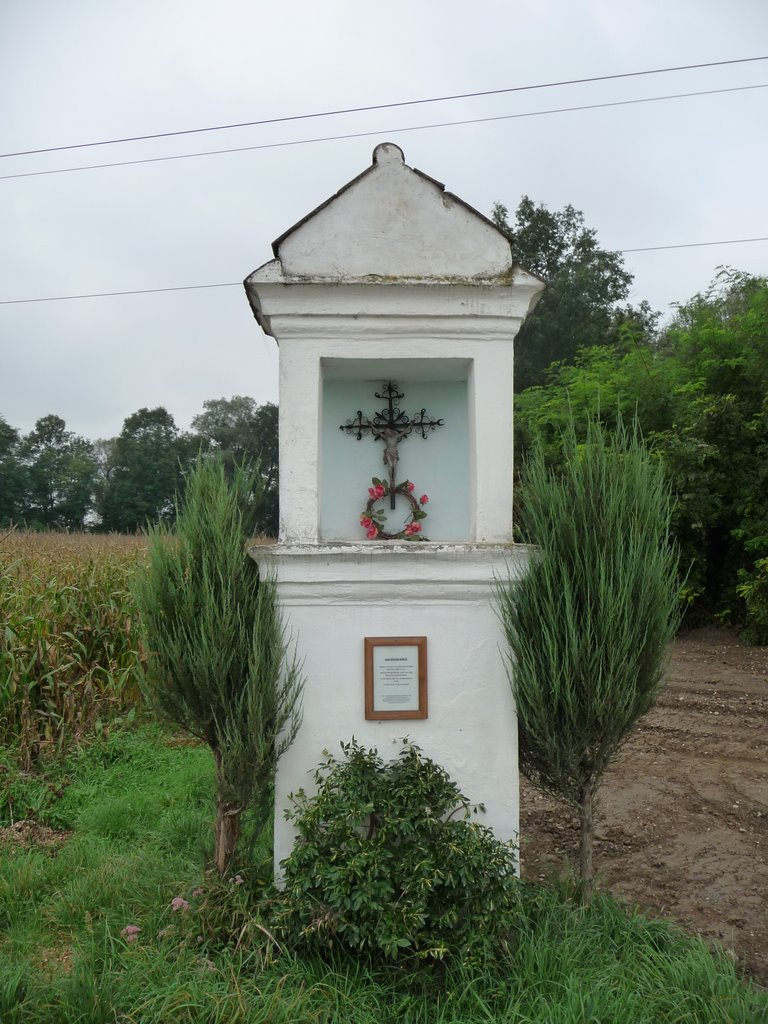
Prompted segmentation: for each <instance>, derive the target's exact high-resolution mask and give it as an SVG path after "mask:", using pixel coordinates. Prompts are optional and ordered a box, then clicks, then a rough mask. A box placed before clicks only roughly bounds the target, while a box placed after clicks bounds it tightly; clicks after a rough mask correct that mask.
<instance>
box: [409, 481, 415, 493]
mask: <svg viewBox="0 0 768 1024" xmlns="http://www.w3.org/2000/svg"><path fill="white" fill-rule="evenodd" d="M415 487H416V484H413V483H411V481H410V480H409V481H408V490H409V492H410V493H411V494H413V491H414V488H415Z"/></svg>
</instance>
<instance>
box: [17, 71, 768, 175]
mask: <svg viewBox="0 0 768 1024" xmlns="http://www.w3.org/2000/svg"><path fill="white" fill-rule="evenodd" d="M755 59H757V58H755ZM766 88H768V83H763V84H761V85H737V86H733V87H731V88H729V89H705V90H703V91H701V92H680V93H670V94H669V95H666V96H644V97H641V98H639V99H634V100H614V101H612V102H609V103H589V104H584V105H582V106H577V107H557V108H553V109H550V110H529V111H524V112H522V113H519V114H499V115H497V116H495V117H473V118H469V119H467V120H463V121H441V122H438V123H435V124H420V125H411V126H410V127H407V128H386V129H381V128H380V129H377V130H376V131H368V132H350V133H348V134H346V135H324V136H320V137H316V138H313V139H293V140H291V141H288V142H266V143H261V144H260V145H256V146H237V147H236V148H234V149H208V150H204V151H202V152H197V153H176V154H174V155H172V156H152V157H145V158H143V159H141V160H117V161H115V162H114V163H106V164H81V165H79V166H77V167H56V168H53V169H52V170H48V171H25V172H22V173H19V174H1V175H0V181H9V180H10V179H11V178H39V177H42V176H43V175H46V174H67V173H70V172H72V171H94V170H101V169H103V168H106V167H133V166H135V165H136V164H157V163H165V162H167V161H168V160H191V159H194V158H196V157H201V156H220V155H222V154H225V153H249V152H253V151H254V150H260V149H283V148H285V147H287V146H309V145H313V144H315V143H318V142H340V141H342V140H346V139H364V138H369V137H370V136H374V135H378V136H382V135H396V134H402V133H404V132H421V131H426V130H428V129H431V128H455V127H458V126H461V125H469V124H487V123H489V122H491V121H512V120H516V119H517V118H522V117H543V116H545V115H547V114H571V113H574V112H576V111H582V110H601V109H605V108H606V107H629V106H634V105H636V104H638V103H660V102H662V101H664V100H681V99H689V98H691V97H695V96H718V95H721V94H722V93H730V92H747V91H749V90H752V89H766Z"/></svg>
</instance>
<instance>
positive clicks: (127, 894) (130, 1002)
mask: <svg viewBox="0 0 768 1024" xmlns="http://www.w3.org/2000/svg"><path fill="white" fill-rule="evenodd" d="M211 762H212V759H211V757H210V754H209V752H208V750H207V749H204V748H201V747H197V746H190V745H188V744H180V743H179V742H178V741H177V739H175V738H173V737H169V736H168V735H167V734H164V733H162V732H161V731H160V730H159V729H158V728H157V727H155V726H151V725H146V724H143V725H138V726H134V727H131V728H128V727H123V728H117V729H113V730H112V731H111V733H110V734H109V735H108V736H106V737H102V738H101V739H99V740H97V741H96V742H93V743H92V744H90V745H89V746H87V747H85V748H83V749H80V750H73V751H71V752H70V753H69V754H68V755H67V756H66V757H64V758H57V759H54V758H51V759H50V760H48V761H46V762H45V764H43V765H40V766H39V767H38V769H37V770H36V771H35V772H33V773H24V772H20V771H19V770H18V768H17V767H14V764H15V760H14V752H13V751H6V752H5V758H4V761H3V762H2V763H4V764H5V766H6V768H7V771H6V772H5V773H4V774H3V778H8V777H9V776H10V777H11V783H12V787H15V791H16V792H17V799H16V804H15V807H16V810H17V812H24V813H26V810H27V809H31V813H32V814H33V815H34V817H35V822H36V826H37V828H38V831H39V836H38V838H39V839H46V838H47V839H54V840H56V841H55V842H54V843H53V845H50V846H46V845H43V844H42V843H41V842H38V843H35V844H33V845H31V846H29V847H24V846H21V845H19V844H18V843H16V842H15V841H12V840H10V839H9V837H8V836H9V833H8V830H7V826H8V825H10V823H11V820H12V819H11V813H10V806H11V805H10V804H9V802H8V801H7V800H6V802H5V804H4V805H3V808H4V809H0V823H2V824H4V825H5V826H6V830H5V831H4V832H3V833H2V835H3V836H4V838H3V839H1V840H0V843H2V845H0V1020H2V1021H3V1024H6V1022H7V1024H38V1022H39V1024H42V1022H45V1024H49V1022H52V1024H53V1022H61V1024H76V1022H77V1024H92V1022H93V1024H99V1022H105V1024H106V1022H110V1024H117V1022H124V1024H129V1022H130V1024H134V1022H135V1024H154V1022H158V1024H159V1022H167V1021H173V1022H174V1024H177V1022H179V1024H185V1022H189V1024H192V1022H195V1024H197V1022H206V1024H260V1022H264V1024H266V1022H270V1024H275V1022H281V1021H285V1022H289V1021H290V1022H292V1024H295V1022H300V1021H306V1022H318V1024H320V1022H326V1024H331V1022H339V1024H346V1022H349V1024H352V1022H354V1024H374V1022H375V1024H390V1022H392V1024H394V1022H397V1024H411V1022H413V1024H416V1022H420V1024H428V1022H429V1024H432V1022H435V1024H438V1022H439V1024H458V1022H462V1024H475V1022H477V1024H480V1022H483V1024H490V1022H510V1024H511V1022H531V1024H533V1022H542V1024H544V1022H546V1024H576V1022H578V1024H588V1022H611V1024H613V1022H622V1024H624V1022H627V1024H646V1022H647V1024H660V1022H668V1024H684V1022H685V1024H696V1022H701V1024H719V1022H722V1024H726V1022H729V1024H748V1022H749V1024H752V1022H757V1021H761V1020H768V995H766V994H764V993H760V992H758V991H756V990H755V989H754V988H752V987H750V986H749V985H747V984H744V983H742V982H740V981H739V979H738V978H737V977H736V975H735V972H734V969H733V965H732V964H731V962H730V961H729V960H727V959H726V958H724V957H723V958H717V959H715V958H713V957H712V955H711V954H710V953H709V951H708V950H707V949H706V947H705V946H704V945H703V943H701V942H700V941H699V940H696V939H692V938H690V937H688V936H685V935H683V934H682V933H681V932H678V931H676V930H674V929H672V928H670V927H669V926H667V925H666V924H662V923H659V922H654V921H649V920H647V919H646V918H644V917H642V916H640V915H637V914H634V913H632V912H630V911H628V910H627V909H626V908H623V907H622V906H620V905H619V904H617V903H616V902H615V901H613V900H612V899H610V897H608V896H602V895H599V896H597V897H596V898H595V900H594V902H593V904H592V905H591V906H590V907H588V908H585V907H580V906H578V905H577V903H576V902H575V901H574V900H573V893H572V892H571V891H570V890H569V889H568V888H567V887H562V888H560V889H558V888H540V887H529V888H527V890H526V904H527V915H526V922H527V923H526V926H525V929H524V931H523V934H522V935H521V936H520V941H519V943H518V945H517V948H516V950H515V952H514V953H513V954H512V955H511V956H509V957H507V958H506V959H503V960H499V961H497V962H495V963H493V964H486V965H485V966H482V967H481V966H475V967H462V966H453V967H450V966H445V965H441V964H439V963H438V964H434V963H419V964H411V965H407V964H405V965H399V966H397V967H386V966H385V967H381V966H379V967H375V966H373V965H371V964H369V963H366V961H364V960H362V959H351V958H341V957H339V958H336V959H331V960H327V959H321V958H318V957H309V956H302V955H301V953H300V951H294V952H290V951H282V952H280V951H278V949H277V948H276V947H275V945H274V944H273V943H272V942H271V941H270V940H269V938H268V937H267V935H266V934H265V932H264V931H262V930H261V928H262V927H267V928H268V926H269V921H268V918H266V917H263V916H262V917H261V918H260V917H259V916H258V911H257V914H256V916H254V912H253V907H254V902H253V893H254V892H258V890H259V884H260V883H259V882H258V881H257V880H256V878H255V876H254V872H251V873H249V872H248V871H246V870H245V869H243V868H241V869H240V870H241V872H242V877H243V879H244V881H243V884H242V885H239V884H238V882H237V880H235V881H232V882H230V881H229V880H228V879H224V880H223V881H222V882H221V883H219V882H214V881H213V880H212V879H211V877H210V876H205V875H204V873H203V869H202V865H203V864H204V862H205V859H206V857H207V856H209V854H210V845H211V844H210V839H211V836H212V828H211V822H212V815H213V771H212V763H211ZM18 816H19V815H18V813H17V814H16V815H15V817H16V818H18ZM46 829H49V830H52V831H51V832H46V831H45V830H46ZM54 833H55V834H54ZM262 852H263V851H262ZM256 861H258V858H256ZM256 874H258V872H256ZM201 889H202V892H201V891H200V890H201ZM174 897H183V898H184V899H185V900H187V901H188V902H189V904H190V906H189V909H184V908H183V907H182V909H180V910H178V911H174V910H173V908H172V900H173V899H174ZM262 913H263V912H262ZM126 925H135V926H136V927H138V928H140V929H141V931H140V932H139V933H138V936H137V939H136V941H134V942H128V941H126V939H125V938H124V937H123V936H122V935H121V932H122V931H123V929H124V928H125V927H126ZM238 939H240V942H239V945H238Z"/></svg>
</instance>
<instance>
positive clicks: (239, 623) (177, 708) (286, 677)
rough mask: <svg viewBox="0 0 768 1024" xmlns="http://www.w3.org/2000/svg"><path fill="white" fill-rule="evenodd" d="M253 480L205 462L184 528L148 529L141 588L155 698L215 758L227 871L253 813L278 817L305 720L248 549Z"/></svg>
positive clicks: (279, 631)
mask: <svg viewBox="0 0 768 1024" xmlns="http://www.w3.org/2000/svg"><path fill="white" fill-rule="evenodd" d="M253 490H254V478H253V476H252V475H250V474H248V473H246V472H244V471H242V470H240V469H236V470H235V471H234V473H233V474H232V479H231V481H228V480H227V475H226V473H225V469H224V465H223V463H222V461H221V459H219V458H215V457H208V458H205V459H203V458H198V461H197V464H196V466H195V468H194V469H193V471H192V472H191V473H190V474H189V477H188V479H187V484H186V488H185V492H184V501H183V504H180V505H177V513H176V524H175V527H174V528H169V527H167V526H166V525H164V524H160V525H158V526H156V527H155V528H153V529H152V530H151V531H150V538H149V565H148V568H147V571H146V573H144V574H143V575H142V576H141V577H140V579H139V581H138V583H137V586H136V599H137V604H138V606H139V610H140V612H141V619H142V625H143V629H144V632H145V636H146V647H147V658H148V666H147V674H146V678H145V692H146V694H147V697H148V699H149V701H150V703H151V704H152V705H153V706H154V707H156V708H157V709H158V710H160V711H161V712H163V713H164V714H165V715H167V716H168V717H169V718H170V719H171V720H172V721H174V722H175V723H176V724H177V725H179V726H180V727H181V728H182V729H184V730H186V731H187V732H189V733H191V734H192V735H193V736H197V737H198V738H200V739H202V740H204V741H205V742H206V743H207V744H208V746H209V747H210V748H211V751H212V753H213V756H214V759H215V763H216V827H215V834H216V852H215V862H216V867H217V869H218V871H219V873H220V874H223V873H224V872H225V871H226V870H227V867H228V866H229V863H230V861H231V859H232V856H233V854H234V851H235V847H236V845H237V842H238V839H239V837H240V829H241V822H242V820H243V815H244V814H245V813H246V812H248V813H249V814H250V816H251V819H252V823H253V824H254V831H255V832H258V831H259V830H260V829H261V828H262V827H263V826H264V825H265V824H266V822H267V821H268V820H269V819H270V818H271V816H272V807H273V800H272V794H273V788H272V787H273V778H274V772H275V767H276V765H277V761H278V759H279V758H280V756H281V755H282V753H283V751H284V750H285V749H286V748H287V747H288V746H289V745H290V743H291V742H292V741H293V738H294V736H295V734H296V731H297V729H298V725H299V721H300V697H301V688H302V679H301V673H300V671H299V667H298V665H297V664H296V662H295V660H292V659H291V658H290V657H288V656H287V650H286V637H285V632H284V629H283V625H282V621H281V614H280V608H279V605H278V601H277V592H276V587H275V582H274V580H273V579H271V578H269V577H267V576H264V575H262V574H260V572H259V568H258V566H257V565H256V563H255V562H254V561H253V559H252V558H250V556H249V555H248V552H247V551H246V542H247V539H248V531H247V530H246V528H245V523H247V521H248V517H249V514H250V510H251V507H252V503H253V500H254V499H253Z"/></svg>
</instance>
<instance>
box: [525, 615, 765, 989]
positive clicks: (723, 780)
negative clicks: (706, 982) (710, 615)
mask: <svg viewBox="0 0 768 1024" xmlns="http://www.w3.org/2000/svg"><path fill="white" fill-rule="evenodd" d="M767 755H768V647H743V646H741V645H740V644H739V643H738V641H737V640H736V639H735V637H734V635H733V634H732V633H729V632H727V631H725V630H715V629H705V630H696V631H693V632H690V633H687V634H684V635H683V636H681V637H680V638H679V639H678V640H677V641H676V643H675V648H674V653H673V656H672V661H671V664H670V667H669V670H668V673H667V686H666V689H665V690H664V692H663V694H662V696H661V699H660V700H659V703H658V704H657V706H656V707H655V708H654V709H653V710H652V711H651V712H650V714H649V715H648V716H647V717H646V718H645V719H643V721H642V722H641V723H640V726H639V728H638V730H637V731H636V733H634V735H633V736H632V738H631V739H630V741H629V742H628V743H627V745H626V746H625V747H624V749H623V751H622V753H621V755H620V757H619V759H618V760H617V761H616V763H615V764H614V765H612V766H611V768H610V769H609V770H608V772H607V774H606V776H605V780H604V783H603V787H602V790H601V796H600V802H599V806H598V809H597V815H596V833H597V841H596V846H595V867H596V871H597V874H598V886H599V887H601V888H604V889H608V890H610V891H611V892H612V893H613V894H614V895H615V896H618V897H620V898H621V899H624V900H627V901H628V902H630V903H636V904H637V905H638V906H639V907H641V908H642V909H644V910H647V911H649V912H651V913H653V914H654V915H657V916H659V915H660V916H663V917H667V918H671V919H673V920H675V921H677V922H679V923H680V924H682V925H683V926H685V927H686V928H688V929H689V930H690V931H693V932H697V933H699V934H701V935H702V936H703V937H704V938H705V939H707V940H717V941H718V942H720V943H722V944H723V945H724V946H725V948H726V949H728V950H730V951H732V953H733V955H734V957H735V959H736V961H737V963H738V965H739V966H740V967H741V968H742V969H743V970H744V971H745V972H746V973H748V974H750V975H751V976H752V977H754V978H755V979H756V980H758V981H759V982H760V983H761V984H763V985H765V986H768V756H767ZM522 785H523V788H522V792H521V824H520V831H521V857H522V864H523V875H524V877H527V878H532V879H539V878H542V877H543V878H546V877H550V876H551V875H552V874H553V872H554V873H556V872H559V871H562V870H565V869H566V864H567V859H568V858H570V859H571V862H572V863H575V861H574V857H575V855H576V849H577V843H578V824H577V819H576V817H575V816H573V815H571V814H570V813H569V811H568V810H567V809H564V808H563V806H562V805H558V804H557V803H556V802H555V801H552V800H550V799H549V798H547V797H544V796H542V795H541V794H539V793H538V792H537V791H536V790H534V789H533V788H532V787H531V786H530V785H529V784H528V783H527V782H525V780H523V784H522Z"/></svg>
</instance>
